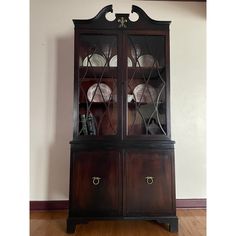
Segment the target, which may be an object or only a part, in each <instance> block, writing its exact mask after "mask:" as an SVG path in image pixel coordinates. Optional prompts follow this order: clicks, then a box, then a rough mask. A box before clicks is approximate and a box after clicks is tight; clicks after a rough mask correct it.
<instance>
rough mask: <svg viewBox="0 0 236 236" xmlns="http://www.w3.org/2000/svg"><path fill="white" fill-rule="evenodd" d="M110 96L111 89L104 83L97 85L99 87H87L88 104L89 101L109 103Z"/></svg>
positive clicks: (95, 85)
mask: <svg viewBox="0 0 236 236" xmlns="http://www.w3.org/2000/svg"><path fill="white" fill-rule="evenodd" d="M94 93H95V95H94ZM93 96H94V98H93ZM110 96H111V88H110V87H109V86H108V85H106V84H104V83H99V86H98V84H97V83H96V84H93V85H92V86H91V87H89V89H88V92H87V97H88V100H89V101H90V102H91V101H93V102H107V101H109V99H110ZM92 99H93V100H92Z"/></svg>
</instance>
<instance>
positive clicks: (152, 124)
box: [125, 35, 167, 136]
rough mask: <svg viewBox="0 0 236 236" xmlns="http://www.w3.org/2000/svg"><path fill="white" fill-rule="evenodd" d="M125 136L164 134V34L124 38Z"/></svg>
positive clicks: (165, 93) (165, 132)
mask: <svg viewBox="0 0 236 236" xmlns="http://www.w3.org/2000/svg"><path fill="white" fill-rule="evenodd" d="M126 49H127V53H128V68H127V81H126V88H125V89H126V99H125V107H126V135H127V136H140V135H142V136H143V135H145V136H153V135H155V136H156V135H159V136H163V135H164V136H165V135H167V112H166V106H167V104H166V103H167V90H166V88H167V86H166V63H167V60H166V50H165V36H164V35H153V36H150V35H127V37H126Z"/></svg>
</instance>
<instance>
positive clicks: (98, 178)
mask: <svg viewBox="0 0 236 236" xmlns="http://www.w3.org/2000/svg"><path fill="white" fill-rule="evenodd" d="M100 179H101V178H100V177H92V180H93V185H99V183H100Z"/></svg>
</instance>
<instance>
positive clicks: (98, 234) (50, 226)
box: [30, 209, 206, 236]
mask: <svg viewBox="0 0 236 236" xmlns="http://www.w3.org/2000/svg"><path fill="white" fill-rule="evenodd" d="M177 215H178V217H179V232H178V233H170V232H168V231H167V230H166V229H165V228H164V226H163V225H159V224H157V223H156V222H154V221H91V222H89V223H88V224H84V225H77V227H76V233H75V234H73V235H75V236H85V235H86V236H127V235H128V236H154V235H155V236H157V235H158V236H176V235H178V236H205V235H206V210H204V209H178V210H177ZM66 218H67V211H50V212H40V211H35V212H31V213H30V236H66V235H67V236H68V234H67V233H66Z"/></svg>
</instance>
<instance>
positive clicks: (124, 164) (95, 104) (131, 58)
mask: <svg viewBox="0 0 236 236" xmlns="http://www.w3.org/2000/svg"><path fill="white" fill-rule="evenodd" d="M108 12H113V10H112V6H111V5H109V6H107V7H105V8H103V9H102V10H101V11H100V12H99V13H98V14H97V16H96V17H94V18H92V19H89V20H73V22H74V25H75V46H74V50H75V53H74V57H75V59H74V62H75V64H74V115H73V121H74V130H73V140H72V141H71V142H70V145H71V156H70V194H69V215H68V219H67V232H68V233H74V232H75V228H76V224H79V223H86V222H88V221H90V220H105V219H110V220H115V219H139V220H140V219H143V220H155V221H157V222H159V223H165V224H168V225H169V231H171V232H177V231H178V218H177V217H176V203H175V171H174V169H175V166H174V143H175V142H174V141H172V140H171V129H170V78H169V77H170V68H169V61H170V59H169V24H170V21H155V20H153V19H151V18H149V17H148V16H147V14H146V13H145V12H144V11H143V10H142V9H141V8H139V7H137V6H132V11H131V12H135V13H137V14H138V16H139V18H138V20H137V21H136V22H133V21H130V20H129V14H116V19H115V20H113V21H108V20H107V19H106V17H105V16H106V14H107V13H108ZM100 86H101V87H104V86H105V87H106V89H107V90H106V91H105V92H104V91H103V90H102V89H103V88H101V87H100ZM138 86H141V88H142V89H141V90H138V92H135V90H137V87H138ZM107 87H108V88H107ZM91 89H94V90H93V93H92V95H91V93H89V90H91ZM107 91H108V92H107ZM109 91H110V92H109ZM106 93H107V94H106ZM129 97H131V98H132V99H131V100H130V101H129ZM138 97H139V98H138ZM91 117H92V118H91ZM91 120H92V123H91ZM91 124H92V125H91Z"/></svg>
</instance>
